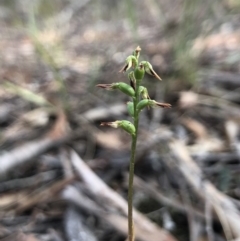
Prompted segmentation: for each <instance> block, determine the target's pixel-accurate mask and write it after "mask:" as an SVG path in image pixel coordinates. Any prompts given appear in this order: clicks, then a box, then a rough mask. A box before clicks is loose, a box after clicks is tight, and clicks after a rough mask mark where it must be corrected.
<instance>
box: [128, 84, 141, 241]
mask: <svg viewBox="0 0 240 241" xmlns="http://www.w3.org/2000/svg"><path fill="white" fill-rule="evenodd" d="M139 82H140V80H137V81H136V90H135V98H133V106H134V126H135V129H136V133H135V135H134V136H132V145H131V158H130V164H129V183H128V235H129V239H128V241H134V239H135V235H134V222H133V178H134V166H135V154H136V146H137V138H138V119H139V115H138V113H137V104H138V102H139V94H138V89H139V85H140V84H139Z"/></svg>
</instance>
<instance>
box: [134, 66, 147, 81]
mask: <svg viewBox="0 0 240 241" xmlns="http://www.w3.org/2000/svg"><path fill="white" fill-rule="evenodd" d="M144 74H145V70H144V65H143V64H141V63H140V64H139V66H138V67H137V68H136V69H135V70H134V76H135V79H136V80H142V79H143V77H144Z"/></svg>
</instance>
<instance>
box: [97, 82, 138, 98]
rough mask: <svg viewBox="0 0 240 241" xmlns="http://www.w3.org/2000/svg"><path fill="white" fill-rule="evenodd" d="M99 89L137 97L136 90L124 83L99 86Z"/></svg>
mask: <svg viewBox="0 0 240 241" xmlns="http://www.w3.org/2000/svg"><path fill="white" fill-rule="evenodd" d="M97 87H100V88H103V89H106V90H116V89H118V90H120V91H122V92H123V93H124V94H126V95H128V96H131V97H134V96H135V90H134V89H133V88H132V87H131V86H130V85H128V84H126V83H124V82H118V83H112V84H98V85H97Z"/></svg>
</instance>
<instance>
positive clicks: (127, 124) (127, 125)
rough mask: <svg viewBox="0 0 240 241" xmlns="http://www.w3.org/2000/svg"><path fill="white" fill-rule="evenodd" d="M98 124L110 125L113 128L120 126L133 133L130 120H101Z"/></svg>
mask: <svg viewBox="0 0 240 241" xmlns="http://www.w3.org/2000/svg"><path fill="white" fill-rule="evenodd" d="M100 126H111V127H113V128H119V127H120V128H122V129H123V130H125V131H126V132H127V133H129V134H130V135H133V136H134V135H135V132H136V130H135V127H134V125H133V124H132V123H131V122H130V121H126V120H120V121H114V122H102V123H101V124H100Z"/></svg>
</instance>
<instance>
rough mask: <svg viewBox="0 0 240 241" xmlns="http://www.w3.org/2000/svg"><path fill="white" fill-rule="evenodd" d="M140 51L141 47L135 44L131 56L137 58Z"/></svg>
mask: <svg viewBox="0 0 240 241" xmlns="http://www.w3.org/2000/svg"><path fill="white" fill-rule="evenodd" d="M140 51H141V48H140V47H139V46H137V48H136V49H135V50H134V51H133V56H135V57H136V59H139V56H140Z"/></svg>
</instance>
